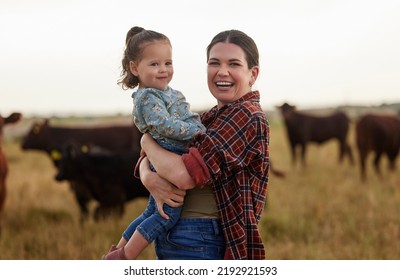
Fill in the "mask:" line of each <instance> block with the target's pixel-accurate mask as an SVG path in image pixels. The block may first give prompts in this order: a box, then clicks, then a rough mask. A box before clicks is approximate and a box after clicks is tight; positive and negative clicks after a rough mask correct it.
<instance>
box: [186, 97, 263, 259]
mask: <svg viewBox="0 0 400 280" xmlns="http://www.w3.org/2000/svg"><path fill="white" fill-rule="evenodd" d="M259 102H260V94H259V93H258V91H253V92H250V93H248V94H246V95H245V96H243V97H242V98H240V99H239V100H237V101H236V102H234V103H231V104H229V105H227V106H224V107H222V108H221V109H218V108H217V107H214V108H212V109H211V110H210V111H209V112H206V113H203V115H202V116H201V118H202V123H203V124H204V125H205V126H206V128H207V132H206V133H203V134H200V135H198V136H197V138H196V144H195V146H194V147H192V148H190V150H189V153H188V154H185V155H183V156H182V158H183V161H184V162H185V165H186V168H187V169H188V171H189V174H190V175H191V176H192V177H193V178H194V180H195V182H196V184H198V185H204V184H210V185H212V187H213V189H214V192H215V196H216V201H217V205H218V209H219V212H220V216H221V220H222V227H223V232H224V237H225V240H226V246H227V251H226V254H225V258H227V259H237V260H239V259H253V260H257V259H265V249H264V245H263V242H262V240H261V236H260V233H259V231H258V228H257V224H258V222H259V221H260V217H261V214H262V212H263V209H264V205H265V200H266V195H267V186H268V172H269V152H268V145H269V125H268V121H267V119H266V116H265V114H264V112H263V111H262V109H261V106H260V103H259Z"/></svg>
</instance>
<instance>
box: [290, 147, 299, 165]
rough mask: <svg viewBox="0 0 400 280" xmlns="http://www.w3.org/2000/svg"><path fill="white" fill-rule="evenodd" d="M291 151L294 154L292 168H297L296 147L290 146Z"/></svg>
mask: <svg viewBox="0 0 400 280" xmlns="http://www.w3.org/2000/svg"><path fill="white" fill-rule="evenodd" d="M290 151H291V152H292V166H293V167H295V166H296V160H297V159H296V145H294V144H291V145H290Z"/></svg>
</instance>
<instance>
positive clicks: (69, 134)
mask: <svg viewBox="0 0 400 280" xmlns="http://www.w3.org/2000/svg"><path fill="white" fill-rule="evenodd" d="M140 138H141V133H140V132H139V131H138V130H137V128H136V127H135V126H134V125H133V124H132V125H119V126H94V127H57V126H51V125H50V124H49V120H45V121H44V122H43V123H34V124H33V126H32V128H31V130H30V131H29V132H28V134H27V135H26V137H25V139H24V141H23V143H22V149H24V150H26V149H35V150H42V151H45V152H47V153H48V154H51V151H52V150H54V149H59V148H61V146H63V145H65V144H66V143H67V144H76V145H88V146H90V145H94V146H96V147H100V148H103V149H105V150H110V151H113V152H124V151H127V150H132V149H139V150H140V146H139V143H140Z"/></svg>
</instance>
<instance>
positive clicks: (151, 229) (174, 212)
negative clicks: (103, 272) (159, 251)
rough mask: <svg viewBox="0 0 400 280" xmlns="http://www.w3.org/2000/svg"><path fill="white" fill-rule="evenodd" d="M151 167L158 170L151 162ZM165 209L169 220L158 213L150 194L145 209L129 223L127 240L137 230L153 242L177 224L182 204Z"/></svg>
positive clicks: (183, 151) (180, 150)
mask: <svg viewBox="0 0 400 280" xmlns="http://www.w3.org/2000/svg"><path fill="white" fill-rule="evenodd" d="M162 147H164V148H165V149H167V150H169V151H171V152H174V153H176V154H178V155H182V154H183V153H185V150H182V149H179V148H176V147H173V146H166V144H164V143H163V145H162ZM150 169H151V170H152V171H153V172H156V171H155V169H154V167H153V166H152V165H151V164H150ZM163 210H164V213H165V214H167V215H168V216H169V219H168V220H167V219H164V218H163V217H161V215H160V214H159V213H158V209H157V204H156V201H155V200H154V198H153V197H152V196H151V195H150V196H149V202H148V204H147V207H146V209H145V211H144V212H143V213H142V214H141V215H140V216H139V217H137V218H136V219H135V220H134V221H132V222H131V223H130V224H129V226H128V227H127V228H126V229H125V231H124V233H123V234H122V236H123V237H124V238H125V240H129V239H130V238H131V237H132V234H133V233H134V232H135V230H137V231H138V232H139V233H140V234H141V235H142V236H143V237H144V238H145V239H146V240H147V242H149V243H151V242H153V241H154V240H155V239H156V237H157V236H159V235H160V234H165V233H166V232H167V231H168V230H169V229H171V228H172V227H173V226H174V225H175V223H176V222H177V221H178V220H179V217H180V215H181V211H182V206H181V207H176V208H173V207H170V206H168V205H167V204H164V205H163Z"/></svg>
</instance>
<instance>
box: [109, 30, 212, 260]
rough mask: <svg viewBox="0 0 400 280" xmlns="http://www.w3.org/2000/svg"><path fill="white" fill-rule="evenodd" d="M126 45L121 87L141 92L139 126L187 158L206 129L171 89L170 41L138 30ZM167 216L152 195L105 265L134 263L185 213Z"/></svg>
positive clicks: (131, 32) (177, 210)
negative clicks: (125, 262)
mask: <svg viewBox="0 0 400 280" xmlns="http://www.w3.org/2000/svg"><path fill="white" fill-rule="evenodd" d="M125 43H126V49H125V52H124V57H123V59H122V67H123V70H122V80H121V81H120V83H121V84H122V87H123V88H124V89H128V88H129V89H134V88H136V87H138V89H137V91H136V92H134V93H133V94H132V98H133V103H134V107H133V119H134V123H135V125H136V126H137V128H138V129H139V130H140V131H141V132H142V133H149V134H150V135H151V136H152V137H153V139H154V140H155V141H157V143H158V144H159V145H160V146H162V147H163V148H165V149H167V150H169V151H171V152H174V153H177V154H183V153H185V152H187V148H188V145H189V144H190V143H191V142H192V140H193V139H194V136H195V135H196V134H199V133H201V132H202V131H205V127H204V126H203V125H202V124H201V122H200V118H199V115H198V114H196V113H193V112H191V111H190V106H189V104H188V103H187V102H186V100H185V97H184V96H183V94H182V93H181V92H179V91H177V90H174V89H172V88H171V87H169V86H168V84H169V82H170V81H171V80H172V76H173V74H174V69H173V66H172V46H171V43H170V41H169V39H168V38H167V37H166V36H165V35H163V34H161V33H158V32H155V31H151V30H145V29H143V28H141V27H133V28H131V29H130V30H129V31H128V33H127V36H126V42H125ZM152 170H153V171H155V170H154V169H152ZM132 187H134V186H132ZM163 212H164V213H165V214H166V215H168V217H169V218H168V219H165V218H163V216H161V215H160V214H159V213H158V210H157V206H156V204H155V200H154V198H153V197H152V196H151V195H150V197H149V203H148V205H147V208H146V210H145V211H144V212H143V213H142V214H141V215H140V216H139V217H138V218H136V219H135V220H134V221H133V222H132V223H131V224H130V225H129V226H128V227H127V229H126V230H125V232H124V233H123V235H122V238H121V240H120V241H119V243H118V245H117V246H115V245H113V246H112V247H111V249H110V252H109V253H108V254H107V255H105V256H103V259H106V260H114V259H135V258H136V257H137V256H138V255H139V254H140V253H141V252H142V251H143V249H144V248H146V246H148V245H149V244H150V243H151V242H153V241H154V240H155V239H156V238H157V237H158V236H159V235H161V234H165V233H166V232H167V231H168V230H169V229H170V228H172V227H173V226H174V224H175V223H176V222H177V221H178V219H179V217H180V213H181V207H178V208H172V207H169V206H168V205H164V206H163Z"/></svg>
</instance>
